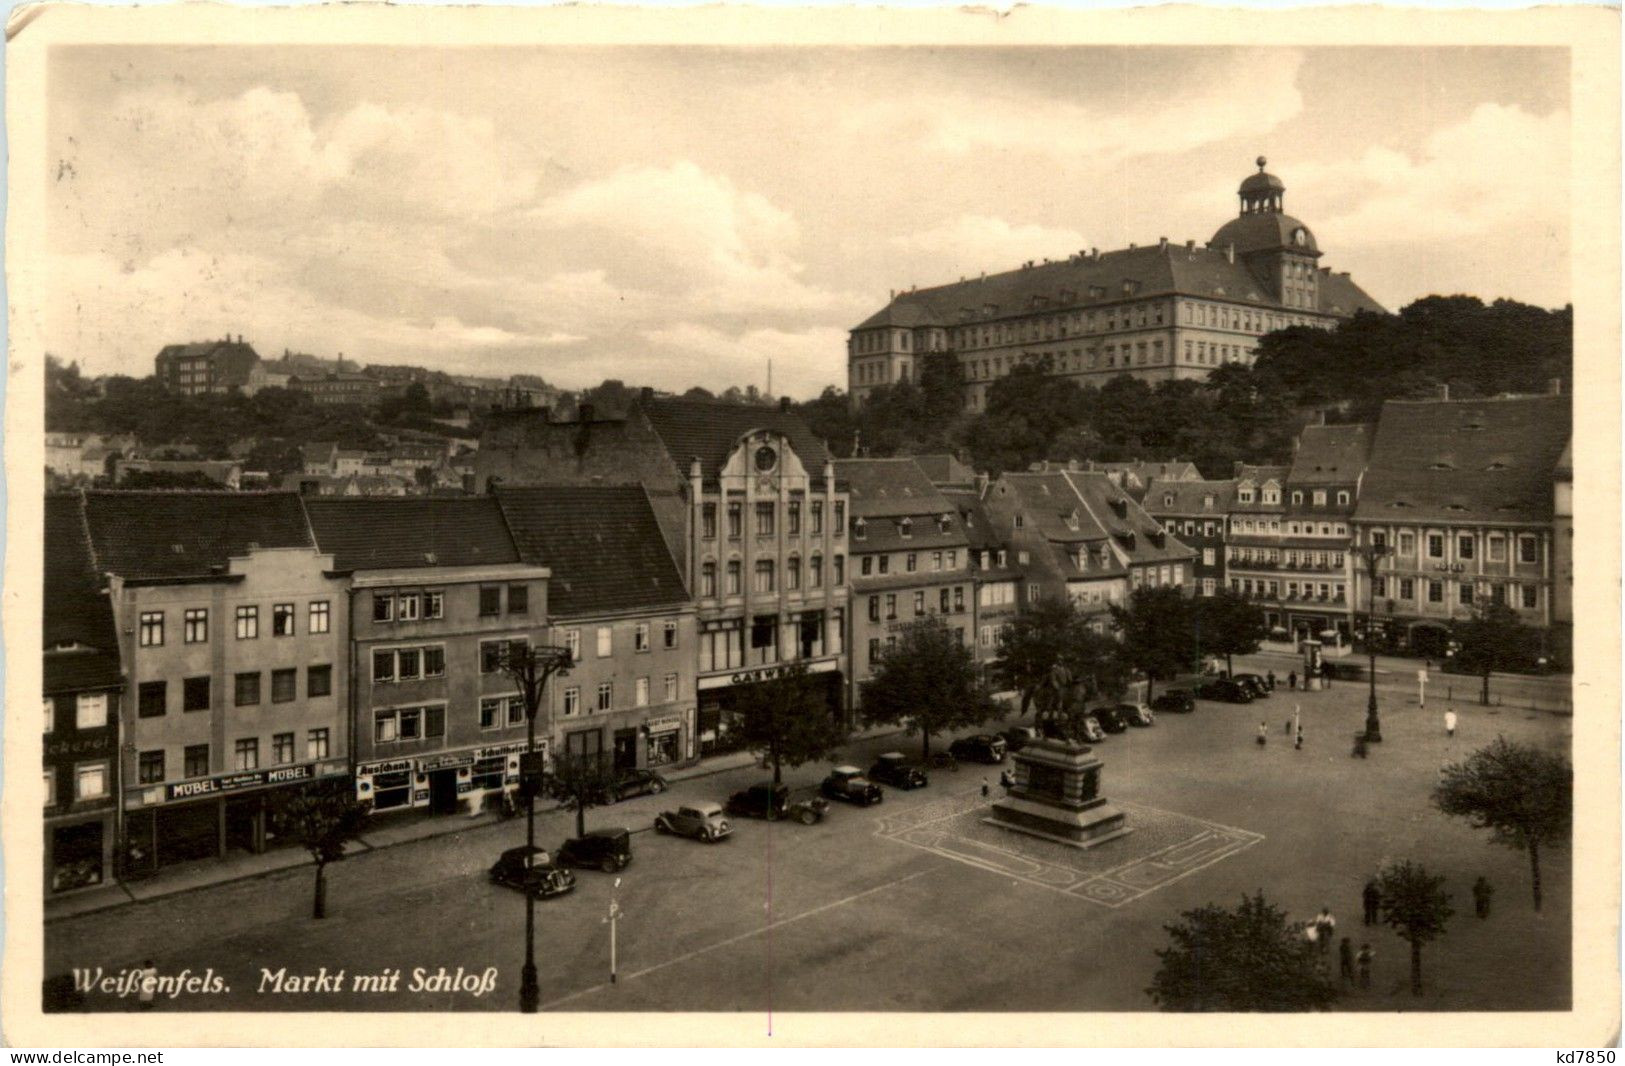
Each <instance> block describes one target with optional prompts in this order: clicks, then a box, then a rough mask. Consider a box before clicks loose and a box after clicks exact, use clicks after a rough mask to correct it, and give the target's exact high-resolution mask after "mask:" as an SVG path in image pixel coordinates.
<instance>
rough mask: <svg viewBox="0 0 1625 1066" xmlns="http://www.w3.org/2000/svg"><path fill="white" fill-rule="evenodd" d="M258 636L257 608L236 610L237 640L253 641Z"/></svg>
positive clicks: (258, 610) (258, 620) (258, 619)
mask: <svg viewBox="0 0 1625 1066" xmlns="http://www.w3.org/2000/svg"><path fill="white" fill-rule="evenodd" d="M259 635H260V609H259V608H258V607H239V608H237V639H238V640H254V639H255V638H257V637H258V636H259Z"/></svg>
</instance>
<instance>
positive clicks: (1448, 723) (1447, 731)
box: [1444, 708, 1456, 737]
mask: <svg viewBox="0 0 1625 1066" xmlns="http://www.w3.org/2000/svg"><path fill="white" fill-rule="evenodd" d="M1444 735H1445V736H1447V737H1454V736H1455V735H1456V712H1455V710H1454V709H1453V708H1452V709H1449V710H1446V711H1445V712H1444Z"/></svg>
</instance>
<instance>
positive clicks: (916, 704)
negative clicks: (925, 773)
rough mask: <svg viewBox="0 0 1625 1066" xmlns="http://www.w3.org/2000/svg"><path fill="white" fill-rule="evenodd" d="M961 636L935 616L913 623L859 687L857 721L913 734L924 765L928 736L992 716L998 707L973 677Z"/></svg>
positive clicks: (927, 756) (928, 750) (928, 753)
mask: <svg viewBox="0 0 1625 1066" xmlns="http://www.w3.org/2000/svg"><path fill="white" fill-rule="evenodd" d="M961 637H962V631H960V632H956V631H955V630H952V629H950V628H949V627H948V625H947V624H946V623H945V622H943V620H942V619H941V618H940V617H936V616H932V617H930V618H925V619H923V620H921V621H918V622H914V623H912V624H910V625H908V626H906V627H905V628H904V629H903V632H902V634H901V636H900V637H899V639H898V642H897V646H896V647H894V648H891V649H890V650H888V651H887V652H886V654H885V657H884V658H882V659H881V662H880V669H879V670H878V671H876V672H875V675H874V676H873V677H871V678H869V679H868V680H867V681H865V682H864V683H863V702H862V705H861V709H860V713H861V715H862V717H863V720H864V721H865V722H866V723H868V724H871V725H904V726H906V727H907V730H908V733H909V735H910V736H913V735H914V734H915V733H916V732H917V733H919V734H920V755H921V757H922V758H923V759H924V760H925V761H926V762H928V763H929V761H930V759H931V735H932V734H933V733H944V732H948V731H949V730H953V729H959V728H961V727H963V726H970V725H980V724H981V723H983V722H985V721H987V720H988V719H990V718H996V717H998V713H999V709H998V705H997V704H995V703H994V702H993V698H992V696H990V695H989V694H988V692H987V690H986V688H985V687H984V686H983V685H982V683H981V680H980V678H979V677H978V676H977V672H976V656H975V655H974V654H972V652H971V649H970V648H969V647H967V646H966V645H965V643H964V641H963V639H961Z"/></svg>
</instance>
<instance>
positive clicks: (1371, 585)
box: [1358, 534, 1388, 744]
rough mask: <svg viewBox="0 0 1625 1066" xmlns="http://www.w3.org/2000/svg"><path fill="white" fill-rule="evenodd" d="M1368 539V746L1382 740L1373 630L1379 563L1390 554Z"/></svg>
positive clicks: (1364, 555)
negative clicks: (1369, 684) (1369, 689)
mask: <svg viewBox="0 0 1625 1066" xmlns="http://www.w3.org/2000/svg"><path fill="white" fill-rule="evenodd" d="M1367 537H1368V542H1367V543H1366V544H1364V545H1363V546H1361V548H1360V549H1359V551H1358V554H1359V556H1360V558H1361V559H1363V560H1365V573H1366V613H1365V650H1366V653H1367V655H1368V656H1369V664H1368V667H1367V671H1366V672H1367V674H1368V675H1369V681H1370V683H1371V691H1370V695H1368V696H1367V697H1366V703H1365V740H1366V743H1367V744H1376V743H1379V742H1380V741H1381V740H1382V721H1381V719H1379V718H1378V717H1377V641H1376V638H1375V634H1374V633H1373V632H1372V629H1373V626H1374V623H1375V622H1376V618H1377V561H1378V560H1379V559H1381V558H1382V557H1383V556H1385V555H1387V554H1388V547H1387V545H1384V544H1375V543H1371V542H1370V541H1369V534H1367Z"/></svg>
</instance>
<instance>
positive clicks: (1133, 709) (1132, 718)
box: [1117, 703, 1157, 729]
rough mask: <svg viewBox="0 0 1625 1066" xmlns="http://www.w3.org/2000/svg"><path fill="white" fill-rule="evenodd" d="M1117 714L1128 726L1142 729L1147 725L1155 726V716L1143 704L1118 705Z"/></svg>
mask: <svg viewBox="0 0 1625 1066" xmlns="http://www.w3.org/2000/svg"><path fill="white" fill-rule="evenodd" d="M1117 713H1119V714H1121V715H1122V716H1123V718H1124V719H1125V720H1126V721H1127V722H1128V724H1129V725H1131V726H1134V727H1136V728H1139V729H1143V728H1145V727H1146V726H1148V725H1155V724H1156V721H1157V716H1156V715H1155V714H1153V713H1152V712H1151V708H1149V707H1147V706H1146V705H1145V704H1143V703H1119V704H1118V705H1117Z"/></svg>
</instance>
